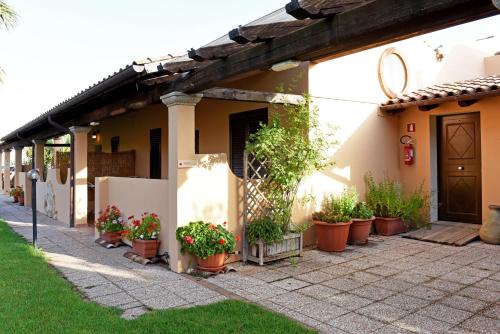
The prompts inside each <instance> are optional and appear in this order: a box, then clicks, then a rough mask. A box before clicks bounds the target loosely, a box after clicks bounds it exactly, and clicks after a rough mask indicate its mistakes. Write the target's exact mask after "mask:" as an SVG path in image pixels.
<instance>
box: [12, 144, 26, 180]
mask: <svg viewBox="0 0 500 334" xmlns="http://www.w3.org/2000/svg"><path fill="white" fill-rule="evenodd" d="M23 148H24V147H23V146H16V147H14V150H15V151H14V152H15V155H14V161H15V174H14V185H15V186H16V187H17V186H19V185H20V182H19V173H21V172H22V170H21V169H22V168H23Z"/></svg>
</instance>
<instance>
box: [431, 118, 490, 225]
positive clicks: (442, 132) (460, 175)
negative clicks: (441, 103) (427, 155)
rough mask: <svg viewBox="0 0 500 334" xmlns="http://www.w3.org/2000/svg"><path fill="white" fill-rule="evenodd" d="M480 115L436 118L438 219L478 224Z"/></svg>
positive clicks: (479, 213) (479, 211)
mask: <svg viewBox="0 0 500 334" xmlns="http://www.w3.org/2000/svg"><path fill="white" fill-rule="evenodd" d="M480 134H481V131H480V124H479V114H478V113H472V114H463V115H453V116H444V117H441V118H439V119H438V139H439V150H438V154H439V196H438V197H439V219H440V220H447V221H456V222H463V223H474V224H481V205H482V203H481V136H480Z"/></svg>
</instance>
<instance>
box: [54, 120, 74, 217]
mask: <svg viewBox="0 0 500 334" xmlns="http://www.w3.org/2000/svg"><path fill="white" fill-rule="evenodd" d="M47 121H48V122H49V124H50V125H52V126H53V127H54V128H56V129H59V130H61V131H63V132H64V133H69V136H70V140H71V143H70V145H71V146H70V151H69V154H70V173H69V196H70V198H69V227H75V136H74V134H73V132H71V131H70V130H69V128H67V127H65V126H63V125H61V124H59V123H56V122H55V121H54V120H53V119H52V117H51V116H50V115H49V116H48V117H47Z"/></svg>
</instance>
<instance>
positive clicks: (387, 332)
mask: <svg viewBox="0 0 500 334" xmlns="http://www.w3.org/2000/svg"><path fill="white" fill-rule="evenodd" d="M411 333H413V332H410V331H407V330H405V329H402V328H401V327H396V326H393V325H389V326H385V327H382V328H379V329H377V334H411Z"/></svg>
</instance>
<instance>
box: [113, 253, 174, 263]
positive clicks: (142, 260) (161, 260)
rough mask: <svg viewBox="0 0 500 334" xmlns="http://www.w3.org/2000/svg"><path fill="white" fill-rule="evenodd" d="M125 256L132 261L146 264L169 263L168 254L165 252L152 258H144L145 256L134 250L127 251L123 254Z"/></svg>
mask: <svg viewBox="0 0 500 334" xmlns="http://www.w3.org/2000/svg"><path fill="white" fill-rule="evenodd" d="M123 256H125V257H126V258H127V259H129V260H131V261H134V262H137V263H140V264H142V265H144V266H145V265H146V264H154V263H166V264H168V255H167V254H164V255H161V256H155V257H153V258H151V259H146V258H144V257H142V256H140V255H138V254H136V253H134V252H125V254H123Z"/></svg>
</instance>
